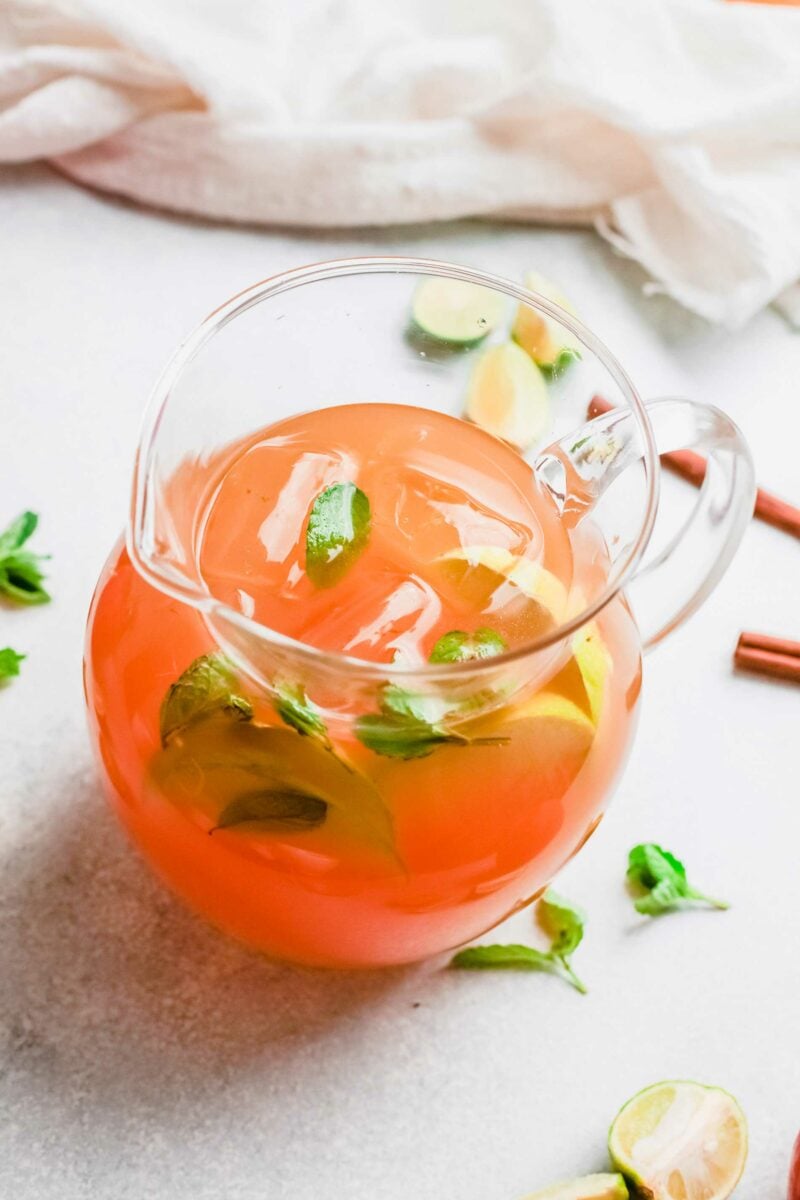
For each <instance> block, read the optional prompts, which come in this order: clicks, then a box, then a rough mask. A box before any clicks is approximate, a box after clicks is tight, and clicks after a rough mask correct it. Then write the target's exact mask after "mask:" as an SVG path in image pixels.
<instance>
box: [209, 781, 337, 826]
mask: <svg viewBox="0 0 800 1200" xmlns="http://www.w3.org/2000/svg"><path fill="white" fill-rule="evenodd" d="M327 812H328V805H327V802H326V801H325V800H322V799H320V797H319V796H312V795H311V794H310V793H308V792H300V791H296V790H294V789H291V788H281V787H275V788H267V789H265V790H264V791H258V792H248V793H245V794H244V795H242V796H237V797H236V799H235V800H232V801H231V802H230V804H228V805H226V807H225V808H224V809H223V810H222V812H221V813H220V815H219V818H218V820H217V824H216V825H215V826H214V828H213V829H210V830H209V833H216V831H217V830H218V829H235V828H236V827H238V826H242V825H247V826H248V828H250V829H252V830H253V831H255V832H258V831H261V832H263V833H275V832H280V833H291V832H294V831H296V832H298V833H302V832H303V831H304V830H306V829H315V828H316V827H317V826H318V825H321V824H322V822H323V821H324V820H325V817H326V815H327Z"/></svg>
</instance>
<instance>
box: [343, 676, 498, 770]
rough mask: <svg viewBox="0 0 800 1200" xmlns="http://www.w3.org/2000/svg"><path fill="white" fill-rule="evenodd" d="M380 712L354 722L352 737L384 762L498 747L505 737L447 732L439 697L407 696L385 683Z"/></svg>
mask: <svg viewBox="0 0 800 1200" xmlns="http://www.w3.org/2000/svg"><path fill="white" fill-rule="evenodd" d="M381 708H382V712H379V713H368V714H367V715H366V716H363V717H359V718H358V720H357V721H356V726H355V734H356V737H357V738H358V739H359V741H360V742H361V743H362V745H364V746H366V747H367V749H368V750H372V751H373V752H374V753H375V754H381V755H383V756H384V757H385V758H425V757H427V755H429V754H432V753H433V751H434V750H436V749H437V747H438V746H445V745H453V746H487V745H501V744H502V743H504V742H507V741H508V738H505V737H481V738H471V737H468V736H467V735H466V734H463V733H456V732H455V731H454V730H451V729H448V728H447V727H446V726H445V725H444V724H443V723H442V722H443V719H444V717H445V716H446V715H447V709H446V705H445V703H444V702H443V700H442V698H441V697H440V696H434V695H429V694H426V693H423V692H411V691H408V690H407V689H406V688H403V687H400V685H399V684H396V683H389V684H387V685H386V687H385V688H384V689H383V693H382V696H381Z"/></svg>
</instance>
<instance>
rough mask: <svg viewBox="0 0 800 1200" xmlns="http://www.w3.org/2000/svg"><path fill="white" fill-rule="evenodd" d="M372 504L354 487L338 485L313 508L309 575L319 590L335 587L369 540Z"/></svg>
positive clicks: (327, 490)
mask: <svg viewBox="0 0 800 1200" xmlns="http://www.w3.org/2000/svg"><path fill="white" fill-rule="evenodd" d="M370 522H371V513H370V506H369V500H368V499H367V497H366V495H365V494H364V492H362V491H361V488H359V487H356V485H355V484H354V483H334V484H331V486H330V487H327V488H325V490H324V491H322V492H320V494H319V495H318V496H317V498H316V500H315V501H314V503H313V505H312V506H311V512H310V513H309V517H308V526H307V528H306V572H307V574H308V577H309V579H310V580H311V582H312V583H313V584H315V585H316V587H332V586H333V584H335V583H338V582H339V580H340V579H341V578H342V577H343V576H344V575H345V574H346V573H347V571H348V570H349V569H350V567H351V566H352V565H353V563H354V562H355V560H356V559H357V558H358V556H359V555H360V554H361V552H362V550H363V549H364V547H365V546H366V544H367V542H368V540H369V532H370Z"/></svg>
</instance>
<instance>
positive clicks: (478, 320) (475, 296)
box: [411, 279, 506, 346]
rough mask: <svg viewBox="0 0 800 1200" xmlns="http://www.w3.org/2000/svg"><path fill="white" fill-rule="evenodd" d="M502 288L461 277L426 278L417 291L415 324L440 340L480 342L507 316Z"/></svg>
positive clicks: (414, 306) (413, 310)
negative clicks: (472, 281)
mask: <svg viewBox="0 0 800 1200" xmlns="http://www.w3.org/2000/svg"><path fill="white" fill-rule="evenodd" d="M505 308H506V305H505V300H504V299H503V297H502V296H501V295H500V294H499V292H493V291H492V290H491V288H485V287H480V286H479V285H478V284H477V283H465V282H464V281H463V280H460V279H425V280H423V281H422V283H420V285H419V286H418V288H417V290H416V291H415V293H414V300H413V304H412V309H411V315H412V317H413V320H414V324H415V325H416V326H417V327H418V328H419V329H421V330H423V332H424V333H427V334H429V335H430V336H431V337H433V338H436V339H437V341H440V342H449V343H450V344H451V345H456V346H468V345H470V344H471V343H473V342H479V341H480V340H481V338H484V337H486V335H487V333H490V332H491V331H492V330H493V329H495V328H496V327H497V325H499V324H500V322H501V321H502V320H503V317H504V316H505Z"/></svg>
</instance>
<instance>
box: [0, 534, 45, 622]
mask: <svg viewBox="0 0 800 1200" xmlns="http://www.w3.org/2000/svg"><path fill="white" fill-rule="evenodd" d="M38 523H39V518H38V516H37V515H36V513H33V512H24V513H21V514H20V515H19V516H18V517H17V519H16V520H15V521H12V522H11V524H10V525H9V526H8V528H7V529H5V530H4V531H3V532H2V533H0V594H2V595H4V596H6V597H7V598H8V599H9V600H14V601H15V602H16V603H17V604H46V603H47V601H48V600H49V599H50V595H49V593H48V592H47V591H46V590H45V589H44V587H43V586H42V580H43V579H44V574H43V572H42V569H41V567H40V566H39V564H40V563H41V562H42V561H43V560H44V559H45V558H47V557H48V555H46V554H35V553H33V551H31V550H23V548H22V547H23V546H24V545H25V543H26V542H27V541H28V539H29V538H30V536H31V535H32V534H33V532H34V531H35V529H36V526H37V525H38Z"/></svg>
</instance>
